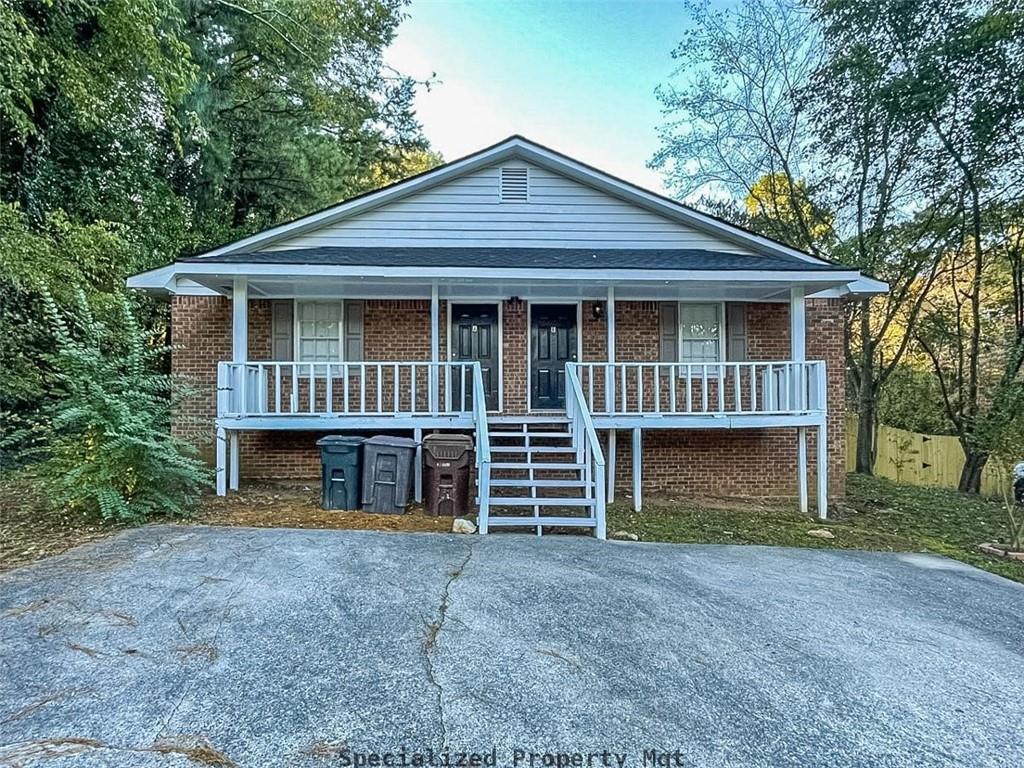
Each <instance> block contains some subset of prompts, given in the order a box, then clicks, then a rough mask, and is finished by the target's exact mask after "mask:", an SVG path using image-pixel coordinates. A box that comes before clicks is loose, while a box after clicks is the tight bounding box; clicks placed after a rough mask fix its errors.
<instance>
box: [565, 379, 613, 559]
mask: <svg viewBox="0 0 1024 768" xmlns="http://www.w3.org/2000/svg"><path fill="white" fill-rule="evenodd" d="M565 381H566V387H565V390H566V392H565V413H566V415H567V416H568V417H569V419H570V421H571V423H572V434H573V442H574V443H575V444H576V455H577V461H580V460H581V459H582V463H583V465H584V473H585V476H584V483H585V484H584V490H585V492H586V494H587V498H591V499H594V520H595V529H594V535H595V536H596V537H597V538H598V539H604V538H607V522H606V520H605V516H606V512H607V510H606V508H605V507H606V502H605V490H606V489H605V461H604V451H603V450H601V443H600V442H599V441H598V439H597V430H596V429H594V420H593V419H592V418H591V417H590V408H589V407H588V405H587V400H586V398H585V397H584V396H583V386H582V385H581V383H580V377H579V373H578V372H577V370H576V367H575V365H574V364H573V363H567V364H566V366H565Z"/></svg>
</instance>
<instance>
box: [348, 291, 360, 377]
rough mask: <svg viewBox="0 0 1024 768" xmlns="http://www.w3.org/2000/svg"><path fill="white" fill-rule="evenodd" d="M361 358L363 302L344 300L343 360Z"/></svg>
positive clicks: (353, 360) (355, 361)
mask: <svg viewBox="0 0 1024 768" xmlns="http://www.w3.org/2000/svg"><path fill="white" fill-rule="evenodd" d="M362 359H363V302H361V301H346V302H345V360H346V361H348V362H351V363H358V362H361V361H362Z"/></svg>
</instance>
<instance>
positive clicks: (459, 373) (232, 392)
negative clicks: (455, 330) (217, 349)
mask: <svg viewBox="0 0 1024 768" xmlns="http://www.w3.org/2000/svg"><path fill="white" fill-rule="evenodd" d="M478 369H479V363H475V362H440V363H432V362H429V361H422V362H420V361H416V362H412V361H401V362H374V363H293V362H272V361H270V362H264V361H253V362H244V363H226V362H222V363H220V364H219V365H218V368H217V414H218V417H220V418H245V417H248V416H261V417H263V416H270V417H275V416H394V415H410V416H464V417H466V416H471V415H472V414H473V411H474V410H475V408H476V406H477V403H476V401H475V399H474V394H477V395H479V394H480V393H477V391H476V383H477V380H478V379H480V374H479V370H478ZM474 371H476V375H474ZM480 392H481V393H482V392H483V384H482V382H481V383H480ZM480 405H481V407H483V408H484V409H486V401H485V402H484V403H481V404H480Z"/></svg>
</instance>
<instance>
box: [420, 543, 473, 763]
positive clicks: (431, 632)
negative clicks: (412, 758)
mask: <svg viewBox="0 0 1024 768" xmlns="http://www.w3.org/2000/svg"><path fill="white" fill-rule="evenodd" d="M472 557H473V544H472V543H471V542H467V552H466V556H465V557H464V558H463V560H462V562H461V563H459V565H458V566H457V567H456V568H455V570H453V571H452V572H451V573H450V574H449V575H448V580H447V581H446V582H445V584H444V589H442V590H441V604H440V606H439V607H438V612H437V618H436V619H435V620H434V621H431V622H428V623H427V626H426V636H425V637H424V638H423V663H424V666H425V668H426V673H427V680H428V681H429V682H430V684H431V685H432V686H433V687H434V689H435V690H436V691H437V720H438V723H439V724H440V726H441V750H442V751H444V750H446V749H447V748H448V724H447V721H446V720H445V716H444V688H443V687H442V686H441V683H440V682H438V679H437V673H436V671H435V669H434V659H433V656H432V652H433V651H434V649H435V648H436V647H437V639H438V636H439V635H440V634H441V630H442V629H444V625H445V620H446V619H447V618H448V607H449V605H450V602H449V598H450V595H451V588H452V584H454V583H455V581H456V579H458V578H459V577H460V576H462V573H463V571H465V569H466V566H468V565H469V561H470V560H471V559H472Z"/></svg>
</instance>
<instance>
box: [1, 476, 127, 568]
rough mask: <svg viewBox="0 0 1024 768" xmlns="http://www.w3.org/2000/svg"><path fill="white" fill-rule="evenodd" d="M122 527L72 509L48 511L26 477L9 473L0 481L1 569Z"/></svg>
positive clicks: (107, 533)
mask: <svg viewBox="0 0 1024 768" xmlns="http://www.w3.org/2000/svg"><path fill="white" fill-rule="evenodd" d="M122 529H123V526H119V525H115V524H112V523H106V522H103V521H102V520H98V519H90V518H86V517H83V516H81V515H78V514H74V513H72V512H67V511H60V512H55V511H53V510H50V509H49V508H48V507H47V505H46V504H44V503H43V499H42V498H40V496H39V494H38V492H37V491H35V490H33V488H32V485H31V483H30V482H29V481H28V480H27V479H26V478H22V477H18V476H17V475H15V474H13V473H9V474H8V476H7V477H5V478H4V479H3V482H0V571H5V570H9V569H11V568H17V567H18V566H20V565H25V564H27V563H31V562H33V561H35V560H39V559H40V558H43V557H49V556H50V555H59V554H60V553H61V552H66V551H67V550H69V549H71V548H72V547H77V546H78V545H79V544H85V543H87V542H90V541H95V540H96V539H102V538H103V537H104V536H110V535H111V534H113V533H116V532H117V531H120V530H122Z"/></svg>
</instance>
